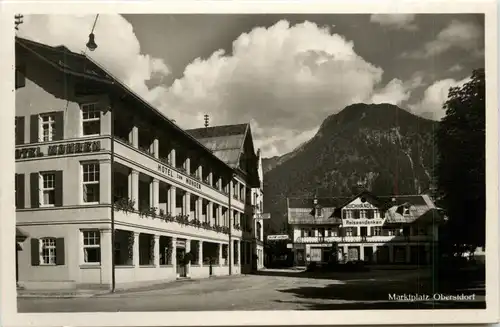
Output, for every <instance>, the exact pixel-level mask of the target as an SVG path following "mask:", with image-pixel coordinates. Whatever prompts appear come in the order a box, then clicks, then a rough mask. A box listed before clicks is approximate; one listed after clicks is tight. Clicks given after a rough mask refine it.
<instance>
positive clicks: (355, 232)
mask: <svg viewBox="0 0 500 327" xmlns="http://www.w3.org/2000/svg"><path fill="white" fill-rule="evenodd" d="M352 236H358V229H357V228H356V227H354V228H352Z"/></svg>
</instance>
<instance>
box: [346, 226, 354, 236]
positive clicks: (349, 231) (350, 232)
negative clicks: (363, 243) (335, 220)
mask: <svg viewBox="0 0 500 327" xmlns="http://www.w3.org/2000/svg"><path fill="white" fill-rule="evenodd" d="M345 236H354V230H353V227H346V229H345Z"/></svg>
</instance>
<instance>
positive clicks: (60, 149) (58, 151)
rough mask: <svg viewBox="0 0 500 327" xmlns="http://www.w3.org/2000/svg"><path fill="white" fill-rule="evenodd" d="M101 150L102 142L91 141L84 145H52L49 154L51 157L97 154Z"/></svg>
mask: <svg viewBox="0 0 500 327" xmlns="http://www.w3.org/2000/svg"><path fill="white" fill-rule="evenodd" d="M100 150H101V141H89V142H83V143H67V144H58V145H50V146H49V149H48V150H47V153H48V155H49V156H56V155H63V154H72V153H86V152H97V151H100Z"/></svg>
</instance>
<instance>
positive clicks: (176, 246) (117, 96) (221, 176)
mask: <svg viewBox="0 0 500 327" xmlns="http://www.w3.org/2000/svg"><path fill="white" fill-rule="evenodd" d="M15 42H16V121H15V122H16V136H15V138H16V208H17V210H16V222H17V228H18V231H19V233H20V234H22V235H25V236H26V241H24V242H22V241H21V243H24V244H22V245H21V246H19V247H18V253H16V255H17V257H18V262H17V265H18V281H19V285H21V286H24V287H26V288H62V287H68V288H72V287H78V286H80V287H103V286H104V287H109V285H110V284H112V280H113V275H114V277H115V281H116V284H117V285H120V284H125V283H130V282H137V283H140V282H157V281H167V280H175V279H176V278H178V277H194V278H201V277H208V276H210V275H228V274H239V273H241V272H242V271H243V270H248V268H246V267H247V266H248V262H249V257H250V258H251V253H252V251H254V252H255V253H258V252H259V250H261V247H259V246H260V245H259V244H261V242H262V235H257V230H258V229H257V228H255V229H254V231H255V232H253V234H251V233H250V232H252V228H249V227H248V226H250V224H251V222H252V215H253V214H254V213H255V214H258V212H257V211H254V210H253V209H252V208H253V207H252V206H251V205H253V204H254V203H256V202H252V201H253V194H254V193H257V194H259V197H260V198H261V193H262V191H261V190H262V174H261V167H260V165H261V163H260V161H261V159H260V156H259V154H258V152H257V153H255V151H254V148H253V140H252V136H251V131H250V128H249V125H248V124H244V125H236V126H233V127H227V126H226V127H220V128H208V129H203V131H208V130H211V129H214V130H221V129H222V130H230V131H232V128H234V129H235V130H237V134H238V138H235V139H232V138H231V137H229V138H226V140H228V141H229V140H232V141H235V143H233V144H231V145H232V146H233V147H234V150H231V151H220V152H219V151H217V150H216V149H215V148H214V147H213V146H211V145H210V144H207V142H206V141H207V140H206V139H205V138H203V137H201V136H200V135H195V136H194V137H193V135H194V134H197V133H196V132H195V131H194V130H192V131H189V132H187V131H184V130H182V129H181V128H180V127H178V126H177V125H176V124H174V123H173V122H172V121H171V120H169V119H167V118H166V117H165V116H164V115H163V114H161V113H160V112H159V111H157V110H156V109H155V108H153V107H152V106H151V105H149V104H148V103H147V102H145V101H144V100H142V99H141V98H140V97H139V96H137V95H136V94H134V93H133V92H132V91H130V90H129V89H128V88H127V87H126V86H124V85H123V84H122V83H120V82H119V81H118V80H116V79H115V78H114V77H113V76H111V75H110V74H109V73H108V72H106V71H105V70H104V69H102V68H101V67H99V66H98V65H97V64H95V63H94V62H93V61H91V60H90V59H89V58H87V57H86V56H84V55H81V54H76V53H73V52H70V51H69V50H68V49H67V48H65V47H64V46H59V47H51V46H47V45H44V44H40V43H36V42H33V41H29V40H26V39H22V38H16V41H15ZM198 131H199V130H198ZM230 134H231V133H230ZM226 136H227V135H226ZM223 138H224V137H223ZM214 144H215V145H214V146H216V147H219V146H223V145H220V144H219V143H218V142H215V143H214ZM247 194H248V195H252V196H247ZM257 217H258V215H257ZM254 221H255V224H258V223H260V222H259V219H256V220H254ZM112 224H114V225H112ZM242 226H243V228H242ZM242 229H243V230H242ZM113 230H114V233H112V231H113ZM259 233H262V230H260V232H259ZM252 235H255V237H251V236H252ZM113 239H114V241H113ZM18 243H19V241H18ZM243 244H244V245H243ZM247 244H256V246H250V245H247ZM23 245H24V246H23ZM242 247H243V249H244V250H242ZM248 248H250V250H248ZM113 254H114V255H113ZM187 254H189V255H187ZM113 257H114V258H115V260H114V268H113V262H112V258H113ZM188 258H189V259H191V260H190V261H189V260H187V259H188ZM188 261H189V262H188ZM258 267H262V265H258ZM113 272H114V274H113Z"/></svg>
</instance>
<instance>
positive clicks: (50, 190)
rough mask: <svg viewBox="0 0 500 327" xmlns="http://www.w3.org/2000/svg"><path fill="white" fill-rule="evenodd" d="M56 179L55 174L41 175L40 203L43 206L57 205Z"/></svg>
mask: <svg viewBox="0 0 500 327" xmlns="http://www.w3.org/2000/svg"><path fill="white" fill-rule="evenodd" d="M55 179H56V175H55V174H54V173H43V174H40V182H41V184H42V185H41V187H40V197H41V201H40V203H41V204H42V205H43V206H53V205H54V204H55V184H56V183H55Z"/></svg>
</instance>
